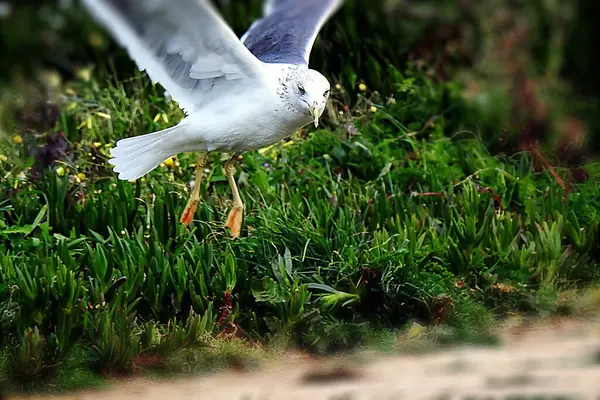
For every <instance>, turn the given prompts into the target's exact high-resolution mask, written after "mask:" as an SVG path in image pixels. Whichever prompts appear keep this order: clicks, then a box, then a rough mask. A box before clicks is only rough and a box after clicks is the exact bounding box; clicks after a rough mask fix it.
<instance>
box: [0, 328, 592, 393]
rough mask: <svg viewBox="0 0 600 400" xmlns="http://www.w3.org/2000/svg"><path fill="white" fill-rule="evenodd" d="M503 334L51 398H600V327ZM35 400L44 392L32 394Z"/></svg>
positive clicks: (521, 330)
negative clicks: (444, 347) (419, 349)
mask: <svg viewBox="0 0 600 400" xmlns="http://www.w3.org/2000/svg"><path fill="white" fill-rule="evenodd" d="M502 338H503V343H504V344H503V346H502V347H499V348H461V349H454V350H450V351H445V352H442V353H432V354H428V355H421V356H401V357H398V356H395V357H385V356H382V355H381V354H380V355H377V356H369V357H370V361H368V362H366V361H360V362H357V361H356V359H354V361H348V360H345V361H344V362H343V363H341V362H340V360H335V361H331V360H327V361H306V360H291V361H290V360H286V361H282V362H281V363H278V364H277V365H271V366H270V367H269V368H266V369H262V370H261V371H259V372H252V373H241V372H237V373H236V372H222V373H219V374H216V375H213V376H210V377H195V378H188V379H185V380H179V381H171V382H153V381H148V380H137V381H133V382H128V383H127V384H119V385H116V386H114V387H113V388H110V389H108V390H103V391H97V392H81V393H77V394H72V395H64V396H52V398H55V399H60V400H67V399H69V400H71V399H72V400H75V399H78V400H105V399H106V400H121V399H123V400H125V399H135V400H146V399H148V400H150V399H153V400H154V399H156V400H167V399H192V398H193V399H211V400H221V399H223V400H225V399H227V400H280V399H290V400H293V399H298V400H301V399H310V400H321V399H323V400H325V399H327V400H362V399H390V400H391V399H414V400H417V399H467V398H468V399H507V398H511V399H516V398H519V399H525V398H526V399H533V398H536V399H542V398H543V399H559V398H560V399H593V400H600V324H597V323H590V322H589V321H588V322H585V323H578V322H573V321H569V322H568V323H560V324H556V323H550V324H545V325H544V326H538V327H535V328H532V329H524V328H522V327H521V328H511V329H507V330H506V331H505V332H503V334H502ZM369 357H367V358H369ZM364 358H365V357H362V358H361V359H362V360H364ZM517 396H518V397H517ZM540 396H541V397H540ZM9 398H10V397H9ZM33 398H41V397H29V398H28V399H33ZM12 399H16V398H12ZM19 399H20V400H24V399H25V398H22V397H20V398H19Z"/></svg>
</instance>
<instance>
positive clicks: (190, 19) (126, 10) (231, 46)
mask: <svg viewBox="0 0 600 400" xmlns="http://www.w3.org/2000/svg"><path fill="white" fill-rule="evenodd" d="M83 3H84V5H85V6H86V7H87V8H88V9H89V10H90V12H91V13H92V14H93V15H94V16H95V17H96V18H97V20H98V21H99V22H101V23H102V24H103V25H104V26H105V27H106V28H107V30H108V31H109V32H110V33H111V35H112V36H113V37H114V39H115V40H116V41H117V42H119V43H120V44H121V45H122V46H124V47H125V48H126V49H127V51H128V52H129V55H130V57H131V58H132V59H133V60H134V61H135V62H136V64H137V66H138V67H139V68H140V69H141V70H146V72H147V73H148V75H149V76H150V78H151V79H152V81H153V82H155V83H156V82H159V83H160V84H161V85H162V86H163V87H164V88H165V89H166V90H167V91H168V92H169V94H170V95H171V96H172V97H173V99H174V100H176V101H177V102H178V103H179V105H180V107H182V108H183V109H185V110H186V111H187V112H190V111H193V110H194V109H195V108H196V107H197V106H198V105H199V104H200V103H201V102H202V97H203V96H202V94H203V93H206V92H208V91H210V90H211V89H212V87H213V85H214V83H215V80H217V79H227V80H236V79H238V80H242V79H245V80H248V79H249V78H250V79H252V78H254V79H262V63H261V62H260V61H259V60H258V59H257V58H256V57H255V56H253V55H252V53H251V52H250V51H249V50H248V49H247V48H246V47H245V46H244V45H243V44H242V43H241V42H240V40H239V39H238V38H237V36H236V35H235V33H234V32H233V31H232V30H231V28H230V27H229V26H228V25H227V24H226V23H225V21H223V19H222V18H221V16H220V15H219V14H218V12H217V11H216V10H215V9H214V7H213V6H212V5H211V4H210V3H209V1H208V0H83Z"/></svg>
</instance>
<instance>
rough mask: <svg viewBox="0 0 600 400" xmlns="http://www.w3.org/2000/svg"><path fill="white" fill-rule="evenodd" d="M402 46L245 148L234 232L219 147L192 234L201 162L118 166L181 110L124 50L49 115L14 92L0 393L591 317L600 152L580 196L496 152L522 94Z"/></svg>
mask: <svg viewBox="0 0 600 400" xmlns="http://www.w3.org/2000/svg"><path fill="white" fill-rule="evenodd" d="M240 15H243V13H242V14H240ZM344 16H345V17H346V18H347V14H343V15H342V17H340V18H344ZM228 18H230V20H231V19H235V17H234V16H232V15H229V17H228ZM330 29H332V31H331V32H333V28H330ZM382 29H383V28H382ZM336 32H338V31H336ZM380 33H381V32H380ZM387 33H389V32H386V34H387ZM337 34H338V35H341V33H340V32H338V33H337ZM355 34H356V35H358V33H355ZM381 34H382V35H383V33H381ZM326 37H327V36H326ZM328 37H334V38H335V37H336V36H335V34H333V33H330V36H328ZM351 44H352V41H351V40H350V39H349V42H348V44H347V45H348V46H349V47H350V45H351ZM380 46H381V48H384V44H380ZM372 50H373V49H371V51H372ZM104 51H106V49H100V50H98V52H99V54H105V53H104ZM348 51H349V50H348ZM109 54H112V53H109ZM405 55H406V54H405V53H402V56H400V55H399V56H397V61H396V62H394V65H395V66H392V65H391V64H390V62H389V60H388V58H387V57H386V58H385V59H386V60H388V61H380V60H378V59H377V58H376V57H374V58H373V59H372V60H370V61H369V62H370V64H369V65H368V66H366V67H365V66H364V65H363V68H362V71H363V73H365V75H364V76H363V75H358V74H357V73H356V72H352V70H351V69H350V68H351V65H350V64H344V65H343V66H335V65H334V66H333V67H332V68H333V69H335V70H336V71H337V73H336V74H335V75H337V77H335V79H334V76H333V75H334V74H329V76H330V78H331V79H332V81H337V82H339V83H340V84H341V86H339V87H335V88H333V90H332V101H331V102H330V105H329V108H328V110H327V111H326V113H327V114H326V117H325V118H324V125H323V127H322V128H321V129H319V130H314V129H313V128H308V129H307V130H305V131H302V132H299V133H298V134H297V135H296V136H295V137H294V138H293V140H290V141H287V142H285V143H280V144H277V145H275V146H273V147H272V148H269V149H266V150H264V151H260V152H252V153H247V154H245V155H244V157H243V160H241V164H240V167H239V168H238V175H237V176H238V179H239V185H240V188H241V195H242V198H243V199H244V201H245V204H246V212H245V222H244V229H243V232H242V237H241V238H239V239H236V240H233V239H231V238H230V237H229V233H228V232H227V230H226V229H225V228H224V227H223V223H224V220H225V217H226V215H227V212H228V209H229V206H230V205H231V194H230V191H229V187H228V184H227V181H226V179H225V176H224V173H223V170H222V162H223V161H224V159H226V156H225V155H223V156H221V155H212V158H211V165H210V169H211V172H210V173H209V174H208V176H207V177H206V179H205V180H204V181H203V186H202V195H203V201H202V203H201V204H200V206H199V209H198V212H197V215H196V220H195V222H194V224H193V226H192V227H191V229H190V230H188V229H186V227H185V226H182V225H181V224H179V222H178V221H179V216H180V214H181V212H182V211H183V208H184V206H185V203H186V201H187V196H188V195H189V186H188V185H187V183H188V182H189V181H190V180H191V179H192V174H193V161H194V157H193V155H191V154H185V155H180V156H179V157H178V158H177V159H176V160H175V161H174V162H173V163H172V164H168V165H162V166H160V167H159V168H157V169H156V170H155V171H153V172H152V173H150V174H149V175H148V176H146V177H144V178H143V179H140V180H138V181H137V182H135V183H128V182H122V181H118V180H117V179H116V176H115V174H114V173H113V172H112V171H111V170H110V168H108V166H107V163H106V160H107V157H108V155H109V149H110V147H111V146H112V145H113V144H114V142H115V141H116V140H117V139H119V138H123V137H127V136H131V135H137V134H141V133H146V132H151V131H155V130H159V129H162V128H165V127H168V126H171V125H173V124H174V123H175V122H177V121H178V120H179V119H180V118H181V117H182V114H181V111H179V109H178V108H177V107H176V105H175V104H173V103H171V102H168V101H167V100H165V99H164V97H163V94H162V93H163V92H162V90H161V89H159V88H158V87H155V86H152V85H151V84H150V82H149V80H148V79H147V77H146V76H145V75H144V74H142V73H135V72H133V69H132V68H131V65H130V63H129V62H128V61H127V62H125V64H124V65H125V66H123V65H121V66H120V67H119V68H118V69H111V66H110V65H109V66H105V65H103V64H96V68H95V69H93V70H91V71H89V74H86V73H83V74H81V73H80V74H78V75H76V76H73V77H67V78H66V79H65V81H64V82H61V83H59V84H57V85H50V84H48V81H46V84H47V86H51V90H50V93H51V95H50V97H51V98H52V99H53V102H54V103H56V106H55V107H56V108H53V107H50V106H48V105H43V104H40V103H37V102H35V101H34V97H32V96H30V95H25V96H23V95H22V93H23V92H24V91H23V89H19V88H16V87H13V88H11V89H7V91H6V92H5V93H7V94H14V95H16V96H17V97H12V96H6V97H4V99H9V100H4V101H3V106H4V107H3V109H2V110H1V111H2V115H3V116H4V118H3V123H2V129H3V131H4V132H6V133H7V134H6V135H4V136H2V137H0V140H3V144H2V145H0V149H2V150H1V151H0V154H2V155H3V156H4V157H3V158H2V159H1V160H0V175H1V176H2V177H3V179H2V180H1V181H0V191H1V193H3V196H2V198H0V332H1V333H2V336H1V339H0V342H1V343H2V347H3V349H4V351H3V352H2V357H0V365H1V368H0V380H1V382H0V384H2V385H7V386H10V387H12V388H21V389H27V390H31V389H36V388H40V387H42V388H47V387H48V386H47V385H48V383H49V382H50V383H52V384H53V385H54V387H55V388H58V389H68V388H71V387H76V386H79V385H81V384H90V383H101V382H102V378H100V377H101V376H105V375H108V376H114V375H115V374H128V373H134V372H136V371H139V370H140V369H143V370H148V371H153V370H158V371H161V373H162V372H165V371H166V372H170V373H183V372H186V373H189V372H199V371H206V370H211V369H213V368H216V367H219V366H227V365H231V364H234V365H237V364H239V363H242V364H243V363H245V362H246V360H247V356H248V353H247V350H244V349H243V346H242V347H240V346H241V345H240V344H239V342H238V341H233V342H229V341H228V340H227V339H226V338H227V337H231V336H239V337H242V338H244V339H245V340H247V341H258V342H259V343H262V344H263V345H264V344H267V345H270V346H269V348H276V349H281V348H287V347H289V346H298V347H301V348H305V349H308V350H309V351H312V352H316V353H330V352H335V351H343V350H348V349H353V348H356V347H357V346H364V345H369V343H371V341H372V340H373V338H377V337H380V335H381V331H382V330H383V331H385V332H396V333H397V332H398V331H402V330H404V329H406V327H407V326H410V325H407V324H410V323H411V322H412V321H415V320H416V321H419V322H420V323H423V324H433V325H434V326H435V327H434V328H433V330H432V331H431V333H429V334H428V335H429V336H426V339H425V341H424V342H423V343H425V344H424V345H423V346H422V347H433V346H434V344H433V343H438V344H447V343H463V342H467V341H468V342H480V343H493V342H494V339H493V338H492V337H491V336H490V327H492V326H494V324H495V323H496V322H497V321H498V320H501V319H502V317H504V316H506V315H508V314H510V313H522V314H528V315H534V316H536V315H538V316H539V315H541V316H545V315H551V314H556V313H565V312H574V311H578V310H579V308H578V307H579V306H578V304H584V306H581V307H584V308H586V307H587V308H590V309H593V308H594V306H593V304H597V299H596V298H595V297H594V293H596V295H595V296H597V291H596V292H590V293H591V294H590V295H581V296H583V297H582V298H581V299H582V300H581V301H579V300H577V301H574V300H573V298H574V297H576V298H577V299H579V297H577V296H580V292H581V291H583V292H585V290H586V288H588V287H592V286H593V284H594V283H598V281H599V277H600V272H599V271H600V270H599V269H598V259H599V258H598V256H599V255H600V244H599V243H600V240H599V239H600V237H599V236H600V223H599V221H600V218H599V213H600V165H599V164H598V163H593V162H591V163H588V164H586V165H585V166H584V167H582V168H584V169H585V171H586V172H587V176H588V178H587V179H586V180H582V181H579V182H576V181H573V180H572V179H570V172H571V171H570V170H569V169H568V168H556V169H555V171H556V173H557V174H558V176H560V177H562V179H563V180H564V181H566V182H568V183H569V185H570V186H569V190H568V192H566V191H565V189H564V188H563V187H562V186H561V185H560V184H559V183H557V179H556V177H555V176H553V175H552V174H551V173H550V171H549V170H548V169H545V168H539V166H538V165H537V164H536V163H535V161H534V158H533V156H532V155H531V154H529V153H528V152H525V151H521V150H519V149H513V150H512V151H507V152H504V153H499V152H492V150H490V149H492V148H494V146H495V145H496V144H497V142H496V141H495V140H496V139H495V137H496V136H494V134H492V133H491V132H489V131H487V130H486V129H487V127H489V126H490V125H491V124H492V125H493V123H496V121H498V119H499V118H502V117H503V116H504V114H503V113H504V112H505V109H506V108H507V107H508V105H505V106H506V107H501V106H500V105H498V107H497V108H498V110H499V111H498V112H496V111H494V110H496V108H495V106H494V105H492V106H481V104H479V105H478V104H477V102H473V101H470V100H467V99H466V98H465V96H464V88H463V87H462V86H461V85H460V84H459V82H458V81H442V80H439V79H437V78H435V77H432V76H431V74H430V71H429V70H428V69H427V68H421V67H418V66H417V65H415V64H413V63H404V61H402V62H400V60H402V59H403V58H404V56H405ZM116 57H117V58H118V57H123V53H122V52H120V51H119V52H117V53H116ZM109 60H111V63H112V60H113V58H112V57H110V58H109ZM111 65H112V64H111ZM330 67H331V66H330ZM115 68H116V67H115ZM375 70H377V71H379V72H378V73H377V74H375V73H374V75H373V76H369V75H368V73H369V71H375ZM116 71H119V72H118V73H116ZM343 71H345V72H343ZM359 82H365V83H366V84H367V85H366V86H367V88H366V90H364V91H361V90H359V89H358V83H359ZM382 82H384V84H382ZM377 86H384V87H383V88H380V90H379V91H374V90H372V89H371V88H374V87H377ZM19 96H20V97H19ZM495 104H497V103H495ZM36 107H38V108H36ZM490 110H491V111H490ZM19 111H21V114H22V113H23V112H24V113H25V114H27V115H30V116H32V117H31V118H23V116H22V115H21V116H20V113H19ZM34 111H35V113H34ZM54 116H55V117H54ZM500 122H505V121H503V120H502V119H500ZM471 127H475V128H473V129H471ZM481 127H484V128H481ZM494 129H500V126H497V127H495V128H494ZM494 129H492V128H490V131H491V130H494ZM57 133H61V134H62V135H63V137H64V145H65V146H64V147H60V146H59V145H58V144H57V143H63V142H62V140H63V139H61V138H60V137H59V136H57ZM494 133H495V132H494ZM17 137H18V138H21V139H22V143H18V144H15V140H16V139H17ZM16 141H17V142H19V140H18V139H17V140H16ZM40 146H41V147H43V149H44V150H45V152H44V153H43V155H44V156H40V153H38V156H37V157H36V156H35V154H36V151H39V148H40ZM59 150H60V151H59ZM53 152H54V153H55V156H56V157H50V156H52V153H53ZM53 158H56V160H54V159H53ZM50 161H52V162H50ZM569 296H570V297H569ZM587 308H586V309H587ZM396 333H385V334H383V335H384V336H385V335H392V336H394V337H395V335H396ZM386 337H387V336H386ZM389 337H391V336H389ZM227 346H229V347H227ZM260 357H262V355H260V354H258V353H256V354H254V353H250V357H249V359H250V360H253V359H259V358H260ZM251 364H252V362H251Z"/></svg>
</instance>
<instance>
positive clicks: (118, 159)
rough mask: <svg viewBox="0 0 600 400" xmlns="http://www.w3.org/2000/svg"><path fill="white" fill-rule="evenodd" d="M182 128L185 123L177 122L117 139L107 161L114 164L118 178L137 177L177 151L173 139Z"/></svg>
mask: <svg viewBox="0 0 600 400" xmlns="http://www.w3.org/2000/svg"><path fill="white" fill-rule="evenodd" d="M183 129H185V125H182V124H179V125H175V126H173V127H171V128H167V129H164V130H162V131H158V132H153V133H147V134H145V135H140V136H135V137H130V138H127V139H122V140H119V141H118V142H117V146H116V147H115V148H113V149H112V150H111V152H110V154H111V155H112V156H113V158H111V159H110V160H108V162H109V163H110V164H112V165H114V171H115V172H118V173H119V179H122V180H127V181H132V180H135V179H138V178H140V177H142V176H144V175H146V174H147V173H148V172H150V171H152V170H153V169H154V168H156V167H158V166H159V165H160V163H162V162H163V161H165V160H167V159H169V158H171V157H173V156H174V155H177V153H179V151H178V150H177V149H176V148H175V146H174V143H176V140H173V139H175V137H176V136H179V134H180V133H182V132H177V131H180V130H183ZM171 135H173V136H171Z"/></svg>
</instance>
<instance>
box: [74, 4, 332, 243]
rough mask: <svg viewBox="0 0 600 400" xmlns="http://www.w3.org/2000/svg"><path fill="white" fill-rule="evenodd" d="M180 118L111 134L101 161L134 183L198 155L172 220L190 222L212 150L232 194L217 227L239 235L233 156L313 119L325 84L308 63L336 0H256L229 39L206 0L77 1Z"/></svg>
mask: <svg viewBox="0 0 600 400" xmlns="http://www.w3.org/2000/svg"><path fill="white" fill-rule="evenodd" d="M82 1H83V4H84V5H85V7H86V8H87V9H88V10H89V12H90V14H91V15H92V16H93V17H94V18H95V19H96V21H97V22H99V23H100V24H101V25H102V26H104V28H105V29H106V30H107V31H108V32H109V34H110V35H111V36H112V37H113V39H114V40H115V41H116V42H118V43H119V44H120V45H121V46H122V47H124V48H125V49H126V50H127V52H128V54H129V56H130V57H131V58H132V59H133V60H134V61H135V63H136V64H137V66H138V68H139V69H140V70H145V71H146V73H147V74H148V76H149V77H150V79H151V80H152V82H153V83H160V84H161V85H162V86H163V88H164V89H165V91H166V93H167V94H168V95H169V96H170V97H171V98H172V99H173V100H175V101H176V102H177V103H178V105H179V107H181V109H182V110H183V112H184V115H185V117H184V118H183V119H182V120H181V121H180V122H179V123H178V124H177V125H175V126H173V127H170V128H167V129H164V130H161V131H157V132H153V133H147V134H143V135H139V136H134V137H130V138H126V139H122V140H119V141H117V143H116V147H114V148H113V149H112V150H111V156H112V158H111V159H110V160H109V163H110V164H112V165H113V166H114V171H115V172H117V173H118V177H119V179H122V180H127V181H133V180H136V179H138V178H140V177H142V176H144V175H146V174H147V173H149V172H150V171H152V170H153V169H155V168H156V167H157V166H159V165H160V164H161V163H162V162H164V161H165V160H168V159H169V158H171V157H173V156H175V155H177V154H180V153H197V154H198V155H197V158H196V171H195V175H196V179H195V184H194V186H193V189H192V192H191V195H190V198H189V200H188V203H187V205H186V207H185V210H184V212H183V214H182V215H181V218H180V223H183V224H185V225H187V226H189V225H190V224H191V223H192V220H193V217H194V214H195V212H196V208H197V206H198V203H199V202H200V200H201V197H200V183H201V181H202V173H203V170H204V167H205V165H206V161H207V156H208V154H209V153H211V152H221V153H233V156H232V157H231V158H230V159H229V160H228V161H227V162H226V163H225V164H224V170H225V174H226V176H227V180H228V181H229V185H230V187H231V191H232V194H233V207H232V209H231V211H230V212H229V215H228V217H227V222H226V223H225V226H226V227H227V228H229V229H230V231H231V236H232V237H234V238H235V237H239V235H240V232H241V227H242V220H243V212H244V203H243V202H242V199H241V197H240V193H239V191H238V188H237V185H236V182H235V179H234V177H233V175H234V173H235V168H234V160H235V159H236V158H237V157H238V156H239V155H240V154H242V153H244V152H247V151H252V150H258V149H261V148H265V147H268V146H271V145H273V144H275V143H277V142H279V141H281V140H282V139H285V138H286V137H290V136H291V135H292V134H294V132H296V131H298V130H299V129H300V128H302V127H304V126H307V125H309V124H310V123H311V122H312V123H314V125H315V127H318V125H319V118H320V117H321V115H322V114H323V111H324V109H325V105H326V103H327V100H328V98H329V92H330V84H329V82H328V80H327V79H326V78H325V77H324V76H323V75H322V74H321V73H319V72H318V71H315V70H313V69H309V68H308V62H309V56H310V52H311V49H312V47H313V44H314V42H315V40H316V37H317V35H318V33H319V31H320V29H321V28H322V26H323V25H324V24H325V23H326V22H327V21H328V20H329V18H330V17H331V16H332V15H333V14H334V13H336V12H337V10H338V9H339V8H340V6H341V5H342V2H343V0H265V3H264V5H263V16H262V17H261V18H260V19H258V20H256V21H255V22H253V23H252V24H251V25H250V27H249V29H248V31H247V32H246V33H245V34H244V35H243V36H242V37H241V38H238V37H237V36H236V35H235V33H234V32H233V30H232V29H231V28H230V27H229V26H228V25H227V23H226V22H225V21H224V19H223V18H222V16H221V15H220V14H219V13H218V11H217V10H216V8H215V7H214V5H213V4H212V3H211V2H210V1H209V0H82Z"/></svg>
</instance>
